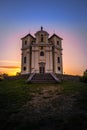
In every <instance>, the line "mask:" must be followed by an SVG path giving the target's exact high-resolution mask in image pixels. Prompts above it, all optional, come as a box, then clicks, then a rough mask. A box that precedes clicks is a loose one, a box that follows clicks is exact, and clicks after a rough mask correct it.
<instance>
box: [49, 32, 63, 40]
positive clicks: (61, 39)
mask: <svg viewBox="0 0 87 130" xmlns="http://www.w3.org/2000/svg"><path fill="white" fill-rule="evenodd" d="M54 36H55V37H57V38H59V39H61V40H63V38H61V37H59V36H58V35H56V34H55V33H54V34H53V35H52V36H51V37H50V38H49V39H51V38H53V37H54Z"/></svg>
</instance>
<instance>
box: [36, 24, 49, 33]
mask: <svg viewBox="0 0 87 130" xmlns="http://www.w3.org/2000/svg"><path fill="white" fill-rule="evenodd" d="M37 33H46V34H48V32H46V31H44V30H43V27H42V26H41V30H39V31H37V32H36V33H35V35H36V34H37ZM48 35H49V34H48Z"/></svg>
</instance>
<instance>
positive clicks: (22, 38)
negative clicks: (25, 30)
mask: <svg viewBox="0 0 87 130" xmlns="http://www.w3.org/2000/svg"><path fill="white" fill-rule="evenodd" d="M28 36H30V37H32V38H33V39H35V37H33V36H32V35H31V34H30V33H29V34H27V35H26V36H24V37H22V38H21V40H22V39H24V38H26V37H28Z"/></svg>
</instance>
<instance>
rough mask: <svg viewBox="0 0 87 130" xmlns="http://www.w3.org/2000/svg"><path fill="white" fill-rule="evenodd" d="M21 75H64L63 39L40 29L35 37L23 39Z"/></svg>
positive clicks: (29, 35)
mask: <svg viewBox="0 0 87 130" xmlns="http://www.w3.org/2000/svg"><path fill="white" fill-rule="evenodd" d="M21 40H22V48H21V51H22V55H21V74H22V75H24V74H31V73H40V74H45V73H54V74H63V62H62V40H63V39H62V38H61V37H60V36H58V35H57V34H55V33H54V34H53V35H51V36H49V33H48V32H47V31H45V30H44V29H43V27H41V28H40V30H39V31H37V32H36V33H35V35H34V36H33V35H31V34H30V33H29V34H27V35H26V36H24V37H23V38H21Z"/></svg>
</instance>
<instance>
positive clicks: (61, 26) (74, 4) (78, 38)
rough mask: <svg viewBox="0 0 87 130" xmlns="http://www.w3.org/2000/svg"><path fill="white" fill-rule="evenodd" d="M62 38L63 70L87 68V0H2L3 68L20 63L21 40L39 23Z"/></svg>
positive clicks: (0, 67) (0, 36) (79, 72)
mask: <svg viewBox="0 0 87 130" xmlns="http://www.w3.org/2000/svg"><path fill="white" fill-rule="evenodd" d="M41 25H42V26H43V27H44V30H46V31H48V32H49V34H50V35H52V34H53V33H54V32H55V33H56V34H57V35H59V36H60V37H62V38H63V44H62V45H63V67H64V73H66V74H73V75H82V74H83V71H84V70H85V69H87V56H86V55H87V0H0V72H1V73H3V72H9V74H15V73H16V72H18V71H20V66H21V40H20V38H21V37H23V36H25V35H26V34H28V33H29V32H30V33H31V34H32V35H34V33H35V32H36V31H38V30H39V29H40V26H41Z"/></svg>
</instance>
